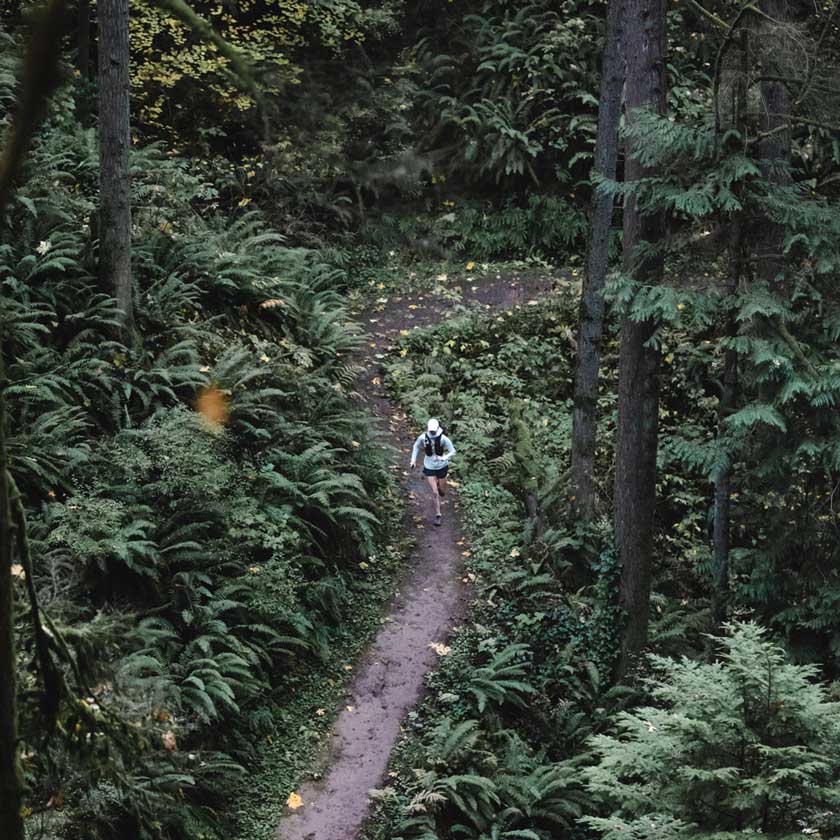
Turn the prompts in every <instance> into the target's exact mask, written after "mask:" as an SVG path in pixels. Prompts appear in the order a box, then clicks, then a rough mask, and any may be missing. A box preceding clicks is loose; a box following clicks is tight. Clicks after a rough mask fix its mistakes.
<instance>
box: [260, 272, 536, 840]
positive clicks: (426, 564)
mask: <svg viewBox="0 0 840 840" xmlns="http://www.w3.org/2000/svg"><path fill="white" fill-rule="evenodd" d="M550 284H551V278H550V277H547V276H545V275H543V276H540V277H531V278H522V279H519V278H516V277H515V276H514V277H511V276H510V275H508V276H504V277H496V278H495V279H494V280H485V281H483V282H481V283H480V284H479V283H477V284H476V285H474V286H471V285H467V286H463V287H461V289H460V292H461V295H462V298H463V300H464V302H471V301H476V302H478V303H481V304H483V305H485V306H488V307H497V306H512V305H515V304H517V303H523V302H525V301H526V300H527V299H528V298H530V297H531V296H533V295H535V294H538V293H539V292H541V291H543V290H545V289H546V288H548V287H549V286H550ZM409 305H413V306H414V307H415V308H414V309H410V308H409ZM451 306H452V304H450V303H448V302H446V301H444V300H442V299H441V296H440V295H436V296H435V295H430V294H425V295H417V296H402V297H396V298H392V299H389V301H388V303H387V304H385V306H384V308H383V309H382V311H379V312H371V313H368V314H366V315H365V316H364V317H363V318H362V324H363V326H364V327H365V328H366V329H367V330H368V331H369V332H370V333H372V338H371V340H370V346H369V348H368V349H369V353H368V354H367V358H366V359H365V360H364V361H363V363H364V367H365V371H364V374H363V375H362V379H361V382H360V386H359V389H360V393H361V394H362V398H363V399H364V400H365V401H366V403H367V405H368V407H369V409H370V411H371V413H372V414H373V415H374V416H375V417H376V418H377V419H378V421H379V423H380V425H381V428H382V431H383V433H384V434H385V436H386V440H388V442H390V443H391V444H392V445H393V446H394V447H395V450H396V451H397V452H398V458H399V461H398V463H396V464H394V465H392V467H391V469H393V470H394V471H395V472H396V474H397V475H399V476H400V478H401V482H400V483H401V486H402V489H403V491H404V492H405V494H406V495H407V497H408V505H407V508H408V509H407V517H406V524H407V526H408V527H412V528H413V529H414V534H415V537H416V546H415V548H414V552H413V554H412V557H411V559H410V561H409V564H408V571H407V573H406V577H405V579H404V580H403V582H402V584H401V585H400V586H399V587H398V596H397V598H396V600H395V602H394V603H393V604H392V605H391V607H390V609H389V612H388V615H387V617H386V618H385V620H384V623H383V626H382V629H381V631H380V632H379V635H378V636H377V638H376V640H375V641H374V643H373V645H372V647H371V648H370V650H369V651H368V652H367V654H366V655H365V656H364V658H363V659H362V661H361V662H360V663H359V664H358V666H357V671H356V676H355V678H354V680H353V683H352V686H351V697H350V698H349V699H348V700H347V701H346V705H345V706H344V708H342V710H341V711H340V713H339V715H338V718H337V720H336V724H335V728H334V734H333V737H332V741H331V743H330V745H329V747H328V749H327V750H326V751H325V754H324V759H323V766H324V777H323V779H322V780H321V781H317V782H310V783H307V784H305V785H303V787H302V788H301V789H300V790H299V791H298V793H299V794H300V796H301V798H302V800H303V805H302V806H301V807H300V808H298V809H297V810H295V811H289V812H288V813H287V814H286V815H285V816H284V818H283V819H282V821H281V822H280V825H279V826H278V829H277V833H276V838H277V840H355V838H356V837H357V836H358V834H359V832H360V831H361V829H362V828H363V826H364V823H365V821H366V819H367V816H368V812H369V808H370V801H369V798H368V791H369V790H370V789H371V788H375V787H379V786H380V785H381V783H382V780H383V778H384V776H385V770H386V767H387V764H388V758H389V756H390V753H391V750H392V748H393V746H394V744H395V743H396V741H397V739H398V738H399V735H400V724H401V722H402V720H403V718H404V717H405V715H406V713H407V712H409V711H410V710H411V708H412V707H413V706H415V705H416V704H417V702H418V700H419V699H420V696H421V694H422V691H423V686H424V677H425V675H426V673H427V672H428V671H429V670H430V669H431V668H433V667H434V665H435V662H436V659H437V654H436V653H435V651H434V650H433V648H431V647H430V644H433V643H441V642H444V641H445V640H446V637H447V636H448V634H449V632H450V630H451V628H452V627H453V625H454V624H455V622H457V620H458V618H459V617H460V616H461V615H463V612H464V608H465V606H466V591H465V587H464V585H463V583H462V575H463V570H462V562H463V561H462V555H461V551H462V548H463V547H462V546H459V545H458V544H457V543H458V540H459V538H460V536H459V529H458V521H457V514H456V511H455V508H454V505H453V503H452V499H451V497H450V498H447V499H445V500H444V504H443V524H442V525H441V526H440V527H435V526H433V525H432V524H431V517H430V514H431V505H430V501H429V493H428V489H427V488H426V486H425V483H424V479H423V476H422V473H421V471H420V470H419V469H417V470H414V471H408V470H407V465H408V460H409V454H410V447H411V445H412V443H413V441H414V438H415V437H416V435H417V434H418V433H419V430H415V429H414V428H411V427H410V426H409V425H408V422H407V420H406V418H405V415H404V414H403V413H402V412H400V411H399V409H398V408H397V407H396V406H395V405H394V404H393V403H392V402H391V401H390V400H389V399H388V397H387V395H386V393H385V389H384V385H383V383H382V377H381V375H380V371H379V366H380V365H379V358H381V357H382V354H384V353H385V352H386V351H387V348H388V347H389V346H390V345H392V344H393V343H395V341H396V339H397V338H398V336H399V332H400V330H404V329H411V328H412V327H419V326H424V325H427V324H431V323H435V322H437V321H439V320H440V319H441V318H442V317H444V316H445V315H446V314H447V311H448V310H450V309H451ZM455 445H456V447H457V445H458V441H457V439H456V440H455ZM456 457H457V456H456Z"/></svg>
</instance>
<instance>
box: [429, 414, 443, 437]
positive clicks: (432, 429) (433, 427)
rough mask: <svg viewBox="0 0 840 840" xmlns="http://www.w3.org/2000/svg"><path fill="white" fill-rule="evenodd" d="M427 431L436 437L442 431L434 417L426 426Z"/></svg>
mask: <svg viewBox="0 0 840 840" xmlns="http://www.w3.org/2000/svg"><path fill="white" fill-rule="evenodd" d="M426 431H427V432H428V433H429V434H430V435H436V434H437V433H438V432H439V431H440V423H438V421H437V420H435V418H434V417H432V419H431V420H429V422H428V423H427V424H426Z"/></svg>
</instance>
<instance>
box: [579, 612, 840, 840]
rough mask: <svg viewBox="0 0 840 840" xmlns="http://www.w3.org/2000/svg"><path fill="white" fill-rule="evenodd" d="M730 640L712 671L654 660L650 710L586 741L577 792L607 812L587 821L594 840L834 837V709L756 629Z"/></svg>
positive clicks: (837, 731) (838, 730)
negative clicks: (583, 782)
mask: <svg viewBox="0 0 840 840" xmlns="http://www.w3.org/2000/svg"><path fill="white" fill-rule="evenodd" d="M728 631H729V632H728V635H727V636H726V637H723V638H721V639H719V640H718V645H719V650H720V659H719V661H717V662H712V663H708V664H705V663H698V662H694V661H691V660H688V659H682V660H673V659H666V658H663V657H652V658H651V665H652V668H653V670H654V676H652V677H650V678H649V679H648V680H647V686H648V691H649V692H650V697H651V700H652V702H653V704H654V705H650V706H642V707H640V708H636V709H634V710H633V711H628V712H622V713H621V714H620V715H619V716H618V718H617V720H616V723H617V732H616V734H614V735H608V734H601V735H597V736H595V737H594V738H593V739H592V747H593V749H594V752H595V754H596V756H597V763H596V764H595V765H593V766H592V767H590V768H586V770H585V771H584V772H585V775H586V778H587V786H588V789H589V791H590V792H591V793H592V794H593V795H594V796H596V797H598V798H603V799H604V800H605V801H606V803H608V806H607V807H608V810H609V811H610V812H611V813H610V815H609V816H606V817H589V818H587V820H586V822H587V824H588V825H589V826H590V827H591V828H593V829H595V830H597V831H598V832H599V834H600V835H601V836H602V837H605V838H611V839H612V840H618V839H619V838H631V837H632V838H640V837H708V836H714V837H763V836H767V835H791V834H798V833H800V832H802V831H803V830H805V831H806V832H807V833H819V834H821V835H822V836H834V835H835V834H836V833H837V831H838V830H840V823H838V813H840V810H838V806H839V805H840V785H838V778H839V777H840V761H838V747H840V723H838V709H840V706H838V704H837V703H836V702H832V701H830V700H829V697H828V692H827V689H826V687H825V686H824V685H823V684H820V683H818V682H816V681H815V678H816V676H817V671H816V669H815V668H813V667H811V666H808V665H793V664H791V663H790V662H789V661H788V659H787V656H786V655H785V653H784V651H783V650H782V649H781V648H780V647H778V646H777V645H776V643H775V642H773V641H772V640H771V639H770V638H769V637H768V634H767V632H766V631H765V630H762V629H761V628H760V627H758V626H757V625H755V624H740V625H737V624H736V625H732V626H730V627H729V628H728Z"/></svg>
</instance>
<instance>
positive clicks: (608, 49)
mask: <svg viewBox="0 0 840 840" xmlns="http://www.w3.org/2000/svg"><path fill="white" fill-rule="evenodd" d="M624 6H625V0H610V3H609V8H608V10H607V29H606V35H605V42H604V56H603V61H602V67H601V96H600V100H599V102H598V137H597V139H596V141H595V163H594V166H593V172H595V173H597V174H598V175H600V176H601V177H603V178H605V179H608V180H612V179H614V178H615V170H616V161H617V158H618V123H619V118H620V116H621V89H622V87H623V85H624V53H623V50H622V27H623V24H624V13H625V11H624ZM614 203H615V202H614V199H613V196H612V195H609V194H606V193H605V192H603V191H602V190H598V189H595V190H593V192H592V204H591V210H590V213H591V219H590V225H591V227H590V237H589V251H588V254H587V258H586V275H585V277H584V282H583V290H582V292H581V298H580V314H579V318H578V336H577V369H576V371H575V393H574V411H573V413H572V492H573V494H574V497H575V501H574V508H575V511H576V513H577V515H578V516H579V517H580V519H581V520H583V521H584V522H589V521H590V520H591V519H592V516H593V514H594V511H595V436H596V425H597V407H598V375H599V368H600V364H601V336H602V334H603V331H604V309H605V305H604V295H603V293H604V282H605V280H606V276H607V264H608V260H609V246H610V228H611V226H612V215H613V205H614Z"/></svg>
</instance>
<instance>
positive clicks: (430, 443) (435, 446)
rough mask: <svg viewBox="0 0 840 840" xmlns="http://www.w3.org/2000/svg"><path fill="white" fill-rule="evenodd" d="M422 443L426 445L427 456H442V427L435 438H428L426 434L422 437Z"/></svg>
mask: <svg viewBox="0 0 840 840" xmlns="http://www.w3.org/2000/svg"><path fill="white" fill-rule="evenodd" d="M423 443H424V444H425V445H426V454H427V455H432V454H434V455H443V426H441V427H440V434H439V435H438V436H437V437H434V438H433V437H429V433H428V432H426V434H425V435H423Z"/></svg>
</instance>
